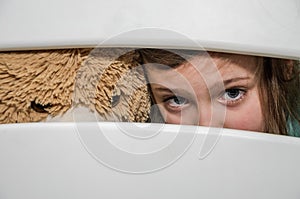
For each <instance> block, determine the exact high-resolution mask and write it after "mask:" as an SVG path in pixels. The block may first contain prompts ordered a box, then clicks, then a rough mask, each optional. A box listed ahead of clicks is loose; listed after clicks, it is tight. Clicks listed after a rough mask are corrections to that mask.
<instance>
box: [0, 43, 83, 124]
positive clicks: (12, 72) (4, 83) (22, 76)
mask: <svg viewBox="0 0 300 199" xmlns="http://www.w3.org/2000/svg"><path fill="white" fill-rule="evenodd" d="M88 52H89V50H87V49H83V50H78V49H68V50H39V51H19V52H1V53H0V87H1V89H0V115H1V116H0V123H14V122H34V121H41V120H44V119H46V118H47V117H48V116H49V115H51V116H56V115H58V114H63V113H64V112H65V111H67V110H68V109H69V108H70V107H71V104H72V93H73V90H74V80H75V75H76V72H77V70H78V68H79V66H80V64H81V62H82V60H83V57H84V55H85V54H88Z"/></svg>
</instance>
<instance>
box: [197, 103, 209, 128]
mask: <svg viewBox="0 0 300 199" xmlns="http://www.w3.org/2000/svg"><path fill="white" fill-rule="evenodd" d="M198 111H199V122H198V125H200V126H210V124H211V111H212V110H211V106H210V105H209V104H203V105H202V106H201V107H199V108H198Z"/></svg>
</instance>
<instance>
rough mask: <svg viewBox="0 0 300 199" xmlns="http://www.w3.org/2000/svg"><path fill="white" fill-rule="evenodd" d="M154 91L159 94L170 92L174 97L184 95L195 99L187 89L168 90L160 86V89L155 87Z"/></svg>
mask: <svg viewBox="0 0 300 199" xmlns="http://www.w3.org/2000/svg"><path fill="white" fill-rule="evenodd" d="M153 89H154V90H155V91H157V92H168V93H172V94H174V95H184V96H186V97H189V98H191V99H192V98H194V97H193V96H194V94H193V93H191V92H189V91H187V90H185V89H182V88H167V87H163V86H159V87H154V88H153Z"/></svg>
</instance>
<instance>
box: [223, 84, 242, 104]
mask: <svg viewBox="0 0 300 199" xmlns="http://www.w3.org/2000/svg"><path fill="white" fill-rule="evenodd" d="M245 93H246V91H244V90H242V89H238V88H232V89H226V90H225V92H224V94H223V95H222V96H221V97H220V101H221V102H222V103H224V104H226V105H231V104H234V103H236V102H238V101H240V100H241V99H243V97H244V96H245Z"/></svg>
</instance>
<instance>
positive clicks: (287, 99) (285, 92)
mask: <svg viewBox="0 0 300 199" xmlns="http://www.w3.org/2000/svg"><path fill="white" fill-rule="evenodd" d="M137 52H138V53H139V54H140V56H141V64H147V63H156V64H162V65H167V66H169V67H172V68H175V67H177V66H179V65H181V64H183V63H184V62H186V61H187V57H190V56H195V55H199V54H202V55H203V54H205V53H206V52H203V51H194V50H179V51H174V50H164V49H139V50H137ZM207 53H208V54H207V56H208V55H209V56H212V57H219V58H221V59H222V60H224V64H225V63H227V62H235V63H237V62H238V63H239V64H241V62H239V60H237V59H236V58H235V59H231V57H232V55H236V54H230V53H219V52H207ZM182 55H184V57H183V56H182ZM241 56H249V57H255V59H256V61H257V69H256V77H257V81H258V89H259V97H260V103H261V107H262V114H263V118H264V132H267V133H273V134H281V135H288V128H287V122H288V121H290V120H293V121H296V122H298V123H299V121H300V120H299V118H300V116H299V114H300V113H299V111H300V107H299V99H300V93H299V88H300V87H299V85H300V82H299V62H298V61H295V60H287V59H279V58H269V57H259V56H250V55H241ZM150 93H151V90H150Z"/></svg>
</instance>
